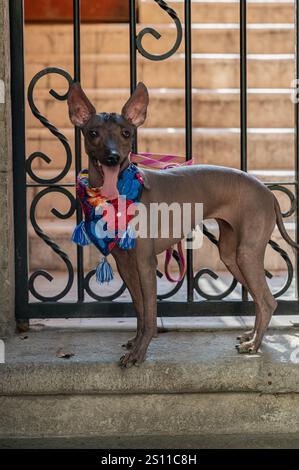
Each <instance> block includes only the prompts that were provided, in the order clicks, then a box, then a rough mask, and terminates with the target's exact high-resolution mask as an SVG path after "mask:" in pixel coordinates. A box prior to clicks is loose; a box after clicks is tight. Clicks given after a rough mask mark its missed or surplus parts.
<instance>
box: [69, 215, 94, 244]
mask: <svg viewBox="0 0 299 470" xmlns="http://www.w3.org/2000/svg"><path fill="white" fill-rule="evenodd" d="M72 241H73V242H75V243H77V245H80V246H86V245H90V243H91V241H90V239H89V237H88V235H87V233H86V228H85V222H84V220H82V222H80V224H78V225H77V227H76V228H75V230H74V232H73V235H72Z"/></svg>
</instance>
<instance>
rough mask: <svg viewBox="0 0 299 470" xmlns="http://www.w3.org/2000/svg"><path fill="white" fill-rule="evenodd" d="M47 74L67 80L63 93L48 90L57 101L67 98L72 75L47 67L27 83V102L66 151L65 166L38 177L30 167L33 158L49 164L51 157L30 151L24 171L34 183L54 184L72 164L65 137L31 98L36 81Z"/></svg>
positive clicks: (69, 149)
mask: <svg viewBox="0 0 299 470" xmlns="http://www.w3.org/2000/svg"><path fill="white" fill-rule="evenodd" d="M48 74H57V75H60V76H62V77H64V78H65V79H66V80H67V83H68V90H67V92H66V93H65V94H64V95H59V94H58V93H56V91H54V90H52V89H51V90H50V91H49V93H50V95H51V96H53V97H54V98H55V99H57V100H59V101H65V100H66V99H67V96H68V93H69V90H70V87H71V85H72V83H73V79H72V77H71V76H70V74H69V73H68V72H66V71H65V70H63V69H60V68H57V67H47V68H45V69H43V70H41V71H40V72H38V73H37V74H36V75H35V76H34V77H33V78H32V80H31V82H30V84H29V88H28V94H27V97H28V103H29V106H30V109H31V111H32V114H33V115H34V116H35V117H36V118H37V119H38V120H39V121H40V122H41V124H42V125H43V126H44V127H46V129H48V130H49V131H50V132H51V133H52V134H53V135H54V136H55V137H57V139H58V140H59V141H60V142H61V144H62V145H63V147H64V150H65V153H66V163H65V166H64V168H63V170H62V171H61V172H60V174H59V175H57V176H55V177H54V178H40V177H39V176H37V175H36V174H35V173H34V171H33V169H32V164H33V162H34V160H35V159H37V158H41V159H42V160H44V162H46V163H47V164H50V163H51V158H50V157H48V155H46V154H44V153H43V152H34V153H32V154H31V155H30V156H29V157H28V158H27V161H26V171H27V173H28V175H29V176H30V177H31V179H32V180H33V181H35V182H36V183H38V184H55V183H58V182H59V181H60V180H62V179H63V178H64V177H65V176H66V175H67V173H68V172H69V170H70V168H71V164H72V151H71V148H70V145H69V143H68V140H67V138H66V137H65V136H64V135H63V134H61V132H59V130H58V129H57V128H56V127H55V126H54V125H53V124H51V123H50V122H49V121H48V119H46V117H45V116H43V115H42V114H41V113H40V111H39V110H38V108H37V107H36V105H35V102H34V98H33V95H34V88H35V86H36V84H37V82H38V81H39V80H40V79H41V78H43V77H45V76H46V75H48Z"/></svg>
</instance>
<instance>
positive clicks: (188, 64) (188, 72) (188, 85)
mask: <svg viewBox="0 0 299 470" xmlns="http://www.w3.org/2000/svg"><path fill="white" fill-rule="evenodd" d="M184 17H185V130H186V159H187V160H191V158H192V44H191V24H192V22H191V1H190V0H185V4H184ZM193 279H194V273H193V251H192V248H191V249H188V250H187V300H188V302H192V301H193V298H194V296H193V284H194V282H193Z"/></svg>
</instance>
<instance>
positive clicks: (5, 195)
mask: <svg viewBox="0 0 299 470" xmlns="http://www.w3.org/2000/svg"><path fill="white" fill-rule="evenodd" d="M10 105H11V103H10V47H9V0H0V336H2V337H3V336H5V335H8V334H10V333H12V332H13V331H14V325H15V312H14V297H15V292H14V282H15V281H14V276H15V273H14V236H13V235H14V230H13V174H12V146H11V106H10Z"/></svg>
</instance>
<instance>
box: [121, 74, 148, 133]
mask: <svg viewBox="0 0 299 470" xmlns="http://www.w3.org/2000/svg"><path fill="white" fill-rule="evenodd" d="M148 103H149V96H148V91H147V88H146V86H145V85H144V84H143V83H141V82H140V83H138V85H137V87H136V90H135V91H134V93H133V94H132V96H131V98H130V99H129V100H128V101H127V102H126V104H125V105H124V107H123V109H122V112H121V114H122V116H123V117H124V118H125V119H126V120H127V121H129V122H130V123H131V124H133V125H134V126H136V127H138V126H141V125H142V124H143V123H144V121H145V119H146V112H147V107H148Z"/></svg>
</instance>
